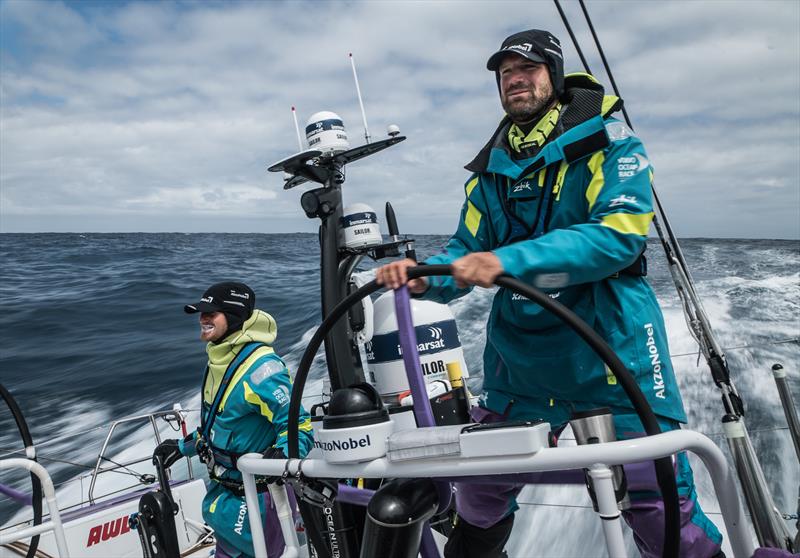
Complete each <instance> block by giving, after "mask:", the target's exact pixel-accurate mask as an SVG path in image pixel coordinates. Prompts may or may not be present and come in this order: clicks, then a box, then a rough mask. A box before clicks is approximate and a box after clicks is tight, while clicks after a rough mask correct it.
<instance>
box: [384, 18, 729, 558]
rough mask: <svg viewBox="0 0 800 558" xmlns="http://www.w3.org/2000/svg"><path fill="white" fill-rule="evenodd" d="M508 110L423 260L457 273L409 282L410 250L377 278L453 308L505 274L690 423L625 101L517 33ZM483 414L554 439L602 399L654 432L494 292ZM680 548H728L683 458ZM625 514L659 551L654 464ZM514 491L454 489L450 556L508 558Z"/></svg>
mask: <svg viewBox="0 0 800 558" xmlns="http://www.w3.org/2000/svg"><path fill="white" fill-rule="evenodd" d="M486 66H487V68H488V69H489V70H490V71H492V72H494V73H495V77H496V79H497V87H498V90H499V93H500V102H501V104H502V106H503V109H504V110H505V112H506V116H505V117H503V119H502V121H501V122H500V125H499V126H498V128H497V130H496V131H495V132H494V133H493V134H492V136H491V138H490V139H489V141H488V143H487V144H486V145H485V147H483V149H481V150H480V152H479V153H478V155H477V156H476V157H475V158H474V160H473V161H472V162H470V163H469V164H468V165H467V166H466V168H467V170H469V171H470V172H471V173H472V174H471V175H470V177H469V179H468V180H467V182H466V185H465V194H466V200H465V201H464V205H463V207H462V210H461V218H460V221H459V224H458V229H457V230H456V232H455V234H454V235H453V236H452V237H451V238H450V240H449V241H448V242H447V245H446V246H445V247H444V250H443V251H442V253H441V254H438V255H436V256H433V257H431V258H428V259H427V260H426V261H425V263H426V264H450V265H451V266H452V269H453V275H452V277H431V278H429V279H415V280H412V281H408V280H407V274H406V270H407V269H408V268H409V267H411V266H414V265H416V263H415V262H414V261H412V260H410V259H406V260H402V261H399V262H393V263H391V264H388V265H386V266H383V267H381V268H380V269H379V270H378V271H377V275H376V278H377V281H378V282H379V283H381V284H384V285H386V286H388V287H391V288H397V287H399V286H400V285H402V284H404V283H406V282H408V287H409V289H410V290H411V292H412V293H414V294H415V296H419V297H422V298H425V299H428V300H434V301H437V302H448V301H451V300H453V299H455V298H458V297H460V296H463V295H465V294H467V293H468V292H469V291H470V290H471V289H472V287H473V286H475V285H477V286H481V287H490V286H492V284H493V282H494V280H495V279H496V278H497V277H498V276H499V275H500V274H502V273H507V274H509V275H512V276H514V277H516V278H518V279H520V280H522V281H525V282H526V283H529V284H532V285H534V286H536V287H538V288H540V289H542V290H544V291H545V292H547V293H548V294H549V295H550V296H551V297H553V298H557V299H558V301H559V302H561V303H562V304H564V305H566V306H568V307H569V308H570V309H571V310H572V311H573V312H575V313H576V314H578V316H580V317H581V318H582V319H583V320H584V321H586V322H587V323H588V324H590V325H591V326H593V327H594V329H595V330H596V331H597V332H598V333H599V334H600V335H601V336H602V337H603V338H604V339H605V341H606V342H607V343H608V344H609V345H610V346H611V347H612V348H613V349H614V350H615V351H616V353H617V354H618V355H619V356H620V358H621V359H622V361H623V362H624V363H625V364H626V366H627V367H628V368H629V369H630V370H631V371H632V373H634V374H635V376H636V379H637V381H638V383H639V385H640V387H641V389H642V391H643V392H644V393H645V395H646V397H647V399H648V401H649V403H650V405H651V406H652V408H653V411H654V412H655V413H656V415H657V416H658V418H659V423H660V425H661V428H662V430H664V431H666V430H673V429H677V428H680V423H684V422H686V413H685V411H684V408H683V402H682V400H681V395H680V393H679V391H678V384H677V382H676V380H675V376H674V373H673V370H672V365H671V363H670V359H669V347H668V346H667V335H666V331H665V327H664V321H663V317H662V315H661V310H660V308H659V306H658V302H657V300H656V297H655V295H654V293H653V291H652V289H651V288H650V286H649V284H648V283H647V281H646V279H645V275H646V271H647V268H646V262H645V259H644V250H645V245H646V240H647V233H648V229H649V228H650V223H651V221H652V220H653V207H652V193H651V180H652V178H653V169H652V165H651V164H650V162H649V159H648V157H647V153H646V152H645V150H644V146H643V145H642V142H641V141H640V140H639V138H638V137H636V135H635V134H634V132H633V131H632V130H631V129H630V128H628V127H627V126H626V125H625V124H624V123H622V122H620V121H619V120H617V119H615V118H612V117H611V114H612V113H614V112H615V111H618V110H620V108H621V107H622V100H621V99H619V98H617V97H614V96H611V95H605V94H604V90H603V87H602V85H600V83H598V81H597V80H596V79H595V78H594V77H592V76H590V75H588V74H583V73H578V74H570V75H567V76H565V75H564V66H563V59H562V51H561V46H560V43H559V40H558V39H557V38H556V37H555V36H553V35H552V34H551V33H549V32H547V31H541V30H528V31H522V32H520V33H516V34H514V35H511V36H510V37H508V38H507V39H506V40H504V41H503V43H502V45H501V47H500V50H498V51H497V52H495V53H494V54H493V55H492V56H491V57H490V58H489V60H488V62H487V65H486ZM483 374H484V380H483V381H484V384H483V395H482V396H481V400H480V405H479V406H478V407H474V408H473V409H472V418H473V419H474V420H475V421H477V422H495V421H501V420H515V419H528V420H535V419H544V420H545V421H548V422H550V424H551V425H552V426H553V429H554V431H555V432H560V430H561V429H563V428H564V426H565V425H566V423H567V421H568V420H569V418H570V414H571V413H572V412H574V411H581V410H588V409H593V408H597V407H608V408H610V409H611V411H612V412H613V414H614V422H615V426H616V431H617V436H618V437H620V438H631V437H636V436H642V435H644V428H643V426H642V424H641V423H640V421H639V419H638V417H637V415H636V414H635V413H634V411H633V409H632V407H631V403H630V402H629V400H628V398H627V396H626V395H625V393H624V392H623V390H622V388H621V386H619V385H617V382H616V379H615V378H614V376H613V375H612V374H611V373H610V372H609V371H608V370H607V369H606V367H605V365H604V364H603V362H602V361H601V360H600V359H599V358H598V357H597V356H596V355H595V354H594V353H593V352H592V350H591V349H590V348H589V347H588V346H587V345H586V344H585V343H584V342H583V341H582V340H581V339H580V338H579V337H578V336H577V334H575V333H574V332H573V331H572V330H571V329H569V328H568V327H566V326H565V325H563V324H562V323H561V322H560V321H559V320H558V319H557V318H555V317H554V316H552V315H551V314H549V313H547V312H545V311H544V310H543V309H542V308H541V307H540V306H539V305H537V304H534V303H533V302H530V301H529V300H527V299H525V298H522V297H517V296H515V295H514V294H513V293H511V292H509V291H507V290H505V289H500V290H499V291H498V292H497V294H496V295H495V298H494V303H493V305H492V310H491V313H490V315H489V320H488V327H487V342H486V348H485V351H484V363H483ZM675 463H676V464H675V470H676V477H677V482H678V491H679V496H680V511H681V556H685V557H689V558H709V557H712V556H722V553H721V550H720V543H721V540H722V537H721V536H720V533H719V531H718V530H717V528H716V527H715V526H714V525H713V523H711V521H710V520H709V519H708V518H707V517H706V515H705V514H704V513H703V512H702V511H701V509H700V506H699V505H698V503H697V492H696V490H695V486H694V482H693V479H692V471H691V468H690V467H689V463H688V461H687V458H686V455H685V454H684V453H681V454H679V455H678V456H677V459H676V462H675ZM625 470H626V474H627V478H628V487H629V496H630V500H631V504H630V507H629V509H627V510H626V511H625V512H624V515H625V519H626V520H627V522H628V524H629V525H630V526H631V527H632V529H633V532H634V537H635V540H636V544H637V545H638V547H639V550H640V551H641V553H642V556H645V557H656V556H661V552H662V549H661V546H662V540H663V532H664V531H663V525H664V519H663V511H664V510H663V503H662V501H661V500H660V497H659V490H658V485H657V482H656V476H655V470H654V468H653V464H652V462H648V463H641V464H634V465H630V466H628V465H626V466H625ZM521 488H522V487H521V485H520V486H514V487H509V486H507V485H500V486H490V485H477V484H462V485H458V486H457V492H456V507H457V511H458V522H457V524H456V526H455V529H454V531H453V534H452V535H451V536H450V538H449V541H448V543H447V546H446V548H445V556H446V557H448V558H455V557H480V558H488V557H498V556H505V552H504V550H503V548H504V546H505V544H506V541H507V540H508V538H509V535H510V533H511V527H512V524H513V521H514V512H515V510H516V509H517V504H516V502H515V497H516V496H517V494H518V493H519V490H520V489H521Z"/></svg>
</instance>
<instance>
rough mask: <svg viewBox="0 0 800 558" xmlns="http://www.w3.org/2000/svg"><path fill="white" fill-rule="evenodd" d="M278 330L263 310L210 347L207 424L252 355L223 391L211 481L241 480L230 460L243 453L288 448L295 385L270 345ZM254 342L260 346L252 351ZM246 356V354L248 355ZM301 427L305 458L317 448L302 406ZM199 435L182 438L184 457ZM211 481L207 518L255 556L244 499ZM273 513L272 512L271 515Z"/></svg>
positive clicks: (213, 441) (212, 442)
mask: <svg viewBox="0 0 800 558" xmlns="http://www.w3.org/2000/svg"><path fill="white" fill-rule="evenodd" d="M277 330H278V326H277V324H276V323H275V320H274V319H273V318H272V316H270V315H269V314H267V313H266V312H262V311H261V310H254V311H253V315H252V316H250V318H249V319H247V320H246V321H245V322H244V325H243V326H242V329H241V330H240V331H237V332H235V333H232V334H231V335H229V336H228V337H226V338H225V339H224V340H222V341H221V342H220V343H216V344H214V343H209V344H208V345H207V347H206V352H207V353H208V370H207V373H206V377H205V381H204V383H203V401H202V413H203V414H204V416H205V420H208V419H209V417H208V415H209V410H210V409H211V407H212V405H213V403H212V402H213V401H215V398H216V396H217V394H218V391H219V390H220V387H221V386H222V384H223V381H222V380H223V377H224V376H225V373H226V371H227V370H228V367H229V366H231V364H232V363H234V364H236V360H237V356H238V355H240V353H241V352H242V351H244V350H251V351H252V352H251V353H250V354H249V355H248V356H247V357H246V358H244V360H242V361H241V362H240V363H239V364H238V366H236V368H235V370H232V371H231V372H232V376H231V379H230V382H228V386H227V389H226V390H225V391H224V392H223V393H222V395H221V398H220V403H219V406H218V414H217V416H216V419H215V420H214V422H213V425H212V426H211V433H210V440H209V441H210V445H211V449H212V452H213V455H214V460H215V463H216V464H217V466H216V467H214V472H213V473H214V474H213V477H216V478H219V479H222V480H223V481H234V482H235V481H241V478H242V474H241V473H240V472H239V471H238V470H236V469H235V468H234V467H233V463H232V461H231V459H232V458H235V457H237V456H239V455H241V454H245V453H251V452H256V453H263V452H264V451H265V450H266V449H267V448H270V447H273V446H274V447H278V448H281V449H282V450H283V453H284V455H286V454H288V450H287V425H288V417H289V399H290V397H291V390H292V381H291V378H290V376H289V371H288V370H287V368H286V364H284V362H283V360H281V358H280V357H279V356H278V355H276V354H275V351H273V349H272V347H271V345H272V343H273V342H274V341H275V336H276V334H277ZM254 343H256V344H259V345H258V346H256V347H255V350H253V347H254V345H253V344H254ZM244 354H245V353H242V356H244ZM299 421H300V427H299V430H300V431H299V448H300V456H301V457H304V456H305V455H306V454H307V453H308V451H309V450H310V449H311V446H312V445H313V437H312V434H311V418H310V417H309V416H308V413H307V412H306V411H305V410H304V409H303V408H302V407H301V409H300V417H299ZM197 436H198V433H197V432H195V433H194V434H193V436H192V439H191V440H190V439H185V440H181V441H180V443H179V447H180V451H181V453H183V454H184V455H194V454H195V453H196V447H195V444H196V442H197ZM213 477H212V479H211V483H210V484H209V486H208V491H207V493H206V495H205V497H204V498H203V519H204V520H205V521H206V523H208V524H209V525H210V526H211V527H212V528H213V529H214V531H215V532H216V536H217V537H218V538H221V539H223V540H224V541H225V542H226V543H227V544H228V545H232V546H234V547H235V548H237V549H238V550H240V551H241V552H243V553H245V555H247V556H252V555H253V539H252V535H251V533H250V524H249V520H248V518H247V505H246V504H245V500H244V496H240V495H237V494H235V493H234V492H232V491H231V490H228V489H227V488H225V487H224V486H222V484H220V483H219V482H216V480H215V479H214V478H213ZM259 505H260V506H261V510H260V511H261V516H262V517H265V514H266V512H267V510H266V500H265V499H264V498H259ZM272 513H274V511H273V512H272Z"/></svg>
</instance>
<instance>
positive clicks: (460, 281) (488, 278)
mask: <svg viewBox="0 0 800 558" xmlns="http://www.w3.org/2000/svg"><path fill="white" fill-rule="evenodd" d="M451 265H452V268H453V279H455V280H456V285H458V287H459V288H460V289H464V288H466V287H468V286H470V285H477V286H478V287H491V286H492V285H494V281H495V279H497V278H498V277H499V276H500V275H501V274H502V273H503V271H504V270H503V265H502V264H501V263H500V260H499V259H498V258H497V256H495V255H494V254H492V253H491V252H474V253H472V254H468V255H466V256H464V257H461V258H458V259H457V260H456V261H454V262H453V263H452V264H451Z"/></svg>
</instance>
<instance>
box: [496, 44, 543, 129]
mask: <svg viewBox="0 0 800 558" xmlns="http://www.w3.org/2000/svg"><path fill="white" fill-rule="evenodd" d="M497 72H498V73H499V74H500V102H501V103H502V105H503V109H504V110H505V111H506V113H507V114H508V116H509V117H511V120H513V121H514V122H515V123H517V124H524V123H526V122H530V121H531V120H533V118H535V117H536V116H537V115H538V114H539V113H541V112H542V110H543V109H544V108H547V105H548V104H552V103H554V102H555V99H554V98H553V84H552V83H551V81H550V73H549V72H548V69H547V65H546V64H542V63H539V62H533V61H531V60H528V59H527V58H525V57H524V56H520V55H518V54H514V53H509V55H508V56H506V57H505V59H503V61H502V62H501V63H500V66H499V67H498V68H497Z"/></svg>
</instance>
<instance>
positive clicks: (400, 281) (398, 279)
mask: <svg viewBox="0 0 800 558" xmlns="http://www.w3.org/2000/svg"><path fill="white" fill-rule="evenodd" d="M416 265H417V262H415V261H414V260H412V259H410V258H406V259H404V260H400V261H397V262H392V263H389V264H386V265H384V266H381V267H379V268H378V270H377V271H376V272H375V280H376V281H377V282H378V284H379V285H383V286H385V287H387V288H389V289H397V288H398V287H401V286H403V285H406V284H407V285H408V290H409V291H411V292H412V293H414V294H422V293H424V292H425V291H426V290H427V289H428V282H427V281H425V279H424V278H419V279H412V280H411V281H409V280H408V271H407V270H408V268H409V267H415V266H416Z"/></svg>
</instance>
